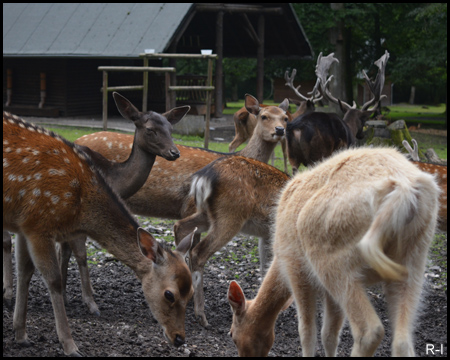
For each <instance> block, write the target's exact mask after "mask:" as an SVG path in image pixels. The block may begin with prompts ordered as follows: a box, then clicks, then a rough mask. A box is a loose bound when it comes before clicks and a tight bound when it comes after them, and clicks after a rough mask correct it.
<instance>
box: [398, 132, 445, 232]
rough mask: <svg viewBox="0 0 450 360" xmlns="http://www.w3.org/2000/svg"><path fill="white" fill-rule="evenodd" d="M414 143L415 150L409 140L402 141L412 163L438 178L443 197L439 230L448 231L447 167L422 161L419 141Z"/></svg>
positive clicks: (413, 140)
mask: <svg viewBox="0 0 450 360" xmlns="http://www.w3.org/2000/svg"><path fill="white" fill-rule="evenodd" d="M412 143H413V146H414V148H411V145H409V143H408V141H407V140H403V141H402V144H403V146H404V147H405V149H406V150H407V151H408V153H409V155H410V157H411V160H412V162H413V163H414V164H416V166H417V167H418V168H419V169H420V170H422V171H425V172H427V173H430V174H433V175H434V176H436V180H437V182H438V184H439V187H440V188H441V195H440V197H439V214H438V215H439V218H438V228H439V229H440V230H442V231H447V165H441V164H433V163H428V162H422V161H420V158H419V147H418V146H417V141H416V140H415V139H412Z"/></svg>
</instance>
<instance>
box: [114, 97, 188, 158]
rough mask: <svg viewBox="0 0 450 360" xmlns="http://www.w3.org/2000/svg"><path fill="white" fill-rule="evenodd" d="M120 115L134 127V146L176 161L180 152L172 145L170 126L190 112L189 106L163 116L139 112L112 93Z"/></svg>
mask: <svg viewBox="0 0 450 360" xmlns="http://www.w3.org/2000/svg"><path fill="white" fill-rule="evenodd" d="M113 97H114V101H115V102H116V105H117V109H118V110H119V112H120V114H121V115H122V116H123V117H124V118H125V119H128V120H131V121H133V122H134V124H135V125H136V133H135V142H136V145H137V146H139V147H140V148H142V149H143V150H144V151H147V152H148V153H151V154H155V155H159V156H161V157H163V158H165V159H166V160H170V161H172V160H176V159H178V158H179V157H180V152H179V151H178V149H177V147H176V146H175V144H174V143H173V140H172V137H171V134H172V129H173V128H172V126H173V125H175V124H176V123H178V122H179V121H180V120H181V119H182V118H183V117H184V116H185V115H186V114H187V113H188V111H189V110H190V108H191V107H190V106H180V107H176V108H174V109H172V110H170V111H168V112H166V113H164V114H158V113H157V112H154V111H148V112H141V111H139V110H138V109H137V108H136V107H135V106H134V105H133V104H132V103H131V102H130V101H129V100H128V99H127V98H125V97H124V96H122V95H120V94H119V93H117V92H115V93H113Z"/></svg>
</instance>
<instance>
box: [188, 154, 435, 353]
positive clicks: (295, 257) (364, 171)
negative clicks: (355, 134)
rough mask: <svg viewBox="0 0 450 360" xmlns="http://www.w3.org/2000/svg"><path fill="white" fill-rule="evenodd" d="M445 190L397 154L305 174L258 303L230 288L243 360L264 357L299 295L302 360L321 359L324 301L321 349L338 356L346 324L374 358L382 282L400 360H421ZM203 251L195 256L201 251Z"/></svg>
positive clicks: (280, 223)
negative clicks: (420, 326) (428, 274)
mask: <svg viewBox="0 0 450 360" xmlns="http://www.w3.org/2000/svg"><path fill="white" fill-rule="evenodd" d="M438 197H439V188H438V186H437V184H436V181H435V180H434V178H433V176H432V175H430V174H427V173H424V172H422V171H420V170H419V169H417V167H416V166H414V165H413V164H412V163H410V162H409V161H407V160H406V159H405V157H404V156H403V155H402V154H400V153H399V152H397V151H396V150H394V149H389V148H373V149H367V148H359V149H351V150H347V151H343V152H340V153H338V154H336V155H334V156H333V157H331V158H330V159H329V160H326V161H324V162H322V163H321V164H319V165H317V166H316V167H315V168H313V169H312V170H311V171H305V172H302V173H300V174H298V175H297V176H296V177H295V178H294V179H293V180H292V181H290V182H289V183H288V185H287V186H286V187H285V189H284V190H283V192H282V194H281V197H280V201H279V205H278V209H277V215H276V225H275V237H274V243H273V252H274V260H273V262H272V264H271V266H270V269H269V271H268V273H267V275H266V277H265V278H264V281H263V284H262V285H261V288H260V289H259V291H258V294H257V296H256V298H255V299H254V300H246V299H245V296H244V294H243V292H242V290H241V288H240V287H239V285H238V284H237V283H236V282H234V281H233V282H231V284H230V286H229V290H228V300H229V302H230V304H231V306H232V310H233V323H232V326H231V336H232V338H233V340H234V342H235V344H236V346H237V348H238V352H239V355H241V356H249V355H253V356H266V355H267V354H268V352H269V350H270V348H271V347H272V344H273V340H274V325H275V320H276V318H277V315H278V313H279V311H280V310H281V309H282V308H283V307H284V306H285V304H286V303H287V302H288V301H289V298H290V296H291V294H292V295H293V296H294V299H295V303H296V306H297V313H298V320H299V325H298V329H299V333H300V341H301V346H302V353H303V356H314V355H315V349H316V345H315V344H316V334H317V332H316V319H315V316H316V301H317V298H318V297H319V296H321V297H323V299H324V317H323V326H322V332H321V337H322V344H323V346H324V348H325V354H326V355H327V356H335V355H336V348H337V345H338V341H339V333H340V331H341V328H342V325H343V322H344V319H345V318H347V319H348V321H349V323H350V327H351V331H352V335H353V338H354V345H353V349H352V356H371V355H373V354H374V353H375V351H376V349H377V347H378V345H379V344H380V342H381V339H382V338H383V336H384V328H383V324H382V323H381V321H380V319H379V318H378V316H377V314H376V312H375V311H374V309H373V307H372V305H371V303H370V300H369V299H368V297H367V294H366V291H365V287H366V286H367V285H368V284H373V283H376V282H382V283H383V285H384V292H385V295H386V301H387V304H388V309H389V315H390V319H391V324H392V328H393V330H392V331H393V343H392V353H393V355H394V356H413V355H414V346H413V339H412V332H413V325H414V320H415V318H416V315H417V307H418V303H419V299H420V293H421V290H422V282H423V272H424V269H425V263H426V259H427V252H428V248H429V245H430V243H431V241H432V238H433V234H434V230H435V226H436V219H437V212H438ZM194 249H195V248H194Z"/></svg>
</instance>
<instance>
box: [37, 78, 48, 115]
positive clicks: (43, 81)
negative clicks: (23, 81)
mask: <svg viewBox="0 0 450 360" xmlns="http://www.w3.org/2000/svg"><path fill="white" fill-rule="evenodd" d="M46 90H47V84H46V76H45V72H41V101H40V102H39V105H38V108H39V109H42V108H43V107H44V102H45V97H46V95H47V94H46Z"/></svg>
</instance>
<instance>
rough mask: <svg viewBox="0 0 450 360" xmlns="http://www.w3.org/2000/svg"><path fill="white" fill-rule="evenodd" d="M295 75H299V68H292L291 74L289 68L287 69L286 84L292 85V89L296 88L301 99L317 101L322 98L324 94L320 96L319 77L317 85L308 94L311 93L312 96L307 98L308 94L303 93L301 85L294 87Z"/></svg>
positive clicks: (295, 90)
mask: <svg viewBox="0 0 450 360" xmlns="http://www.w3.org/2000/svg"><path fill="white" fill-rule="evenodd" d="M295 75H297V69H292V74H291V76H289V70H286V73H285V74H284V79H285V80H286V84H285V85H286V86H288V87H290V88H291V89H292V90H294V92H295V95H297V96H298V97H299V98H300V99H302V100H305V101H308V100H310V101H312V102H313V103H316V102H318V101H320V100H322V96H320V92H319V89H318V87H319V79H317V82H316V85H315V86H314V89H312V91H310V92H309V93H308V95H311V97H310V98H307V97H306V96H304V95H302V94H301V93H300V91H298V89H299V88H300V85H299V86H297V87H294V78H295Z"/></svg>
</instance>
